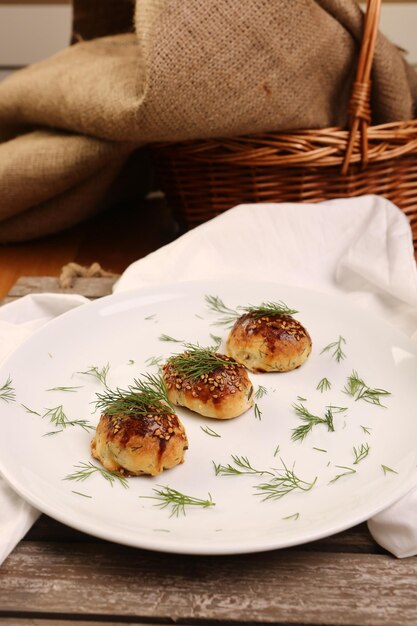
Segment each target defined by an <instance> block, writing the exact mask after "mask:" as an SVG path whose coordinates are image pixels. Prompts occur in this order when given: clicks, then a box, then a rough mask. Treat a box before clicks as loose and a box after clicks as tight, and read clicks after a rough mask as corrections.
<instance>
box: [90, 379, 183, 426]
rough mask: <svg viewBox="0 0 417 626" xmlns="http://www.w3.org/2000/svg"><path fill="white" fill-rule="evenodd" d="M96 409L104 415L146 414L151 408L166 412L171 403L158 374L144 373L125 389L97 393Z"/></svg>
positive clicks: (162, 380)
mask: <svg viewBox="0 0 417 626" xmlns="http://www.w3.org/2000/svg"><path fill="white" fill-rule="evenodd" d="M96 396H97V401H96V402H95V405H96V409H98V410H99V411H101V412H102V413H105V414H106V415H109V416H110V415H119V414H123V415H130V416H135V415H146V414H147V413H149V410H150V409H151V408H154V409H157V410H160V409H161V410H164V412H167V410H168V406H167V405H169V407H170V409H169V410H170V411H172V405H171V403H170V402H169V400H168V389H167V386H166V384H165V381H164V379H163V378H162V376H160V375H156V376H155V375H153V374H145V375H144V379H143V380H139V379H136V378H135V380H134V381H133V384H132V385H129V386H128V388H127V389H126V390H123V389H119V388H117V389H115V390H111V389H108V388H107V389H106V390H105V392H104V393H97V394H96Z"/></svg>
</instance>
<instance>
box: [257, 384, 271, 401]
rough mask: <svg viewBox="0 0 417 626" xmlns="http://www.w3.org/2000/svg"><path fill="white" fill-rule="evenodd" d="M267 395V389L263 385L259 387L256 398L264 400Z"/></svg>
mask: <svg viewBox="0 0 417 626" xmlns="http://www.w3.org/2000/svg"><path fill="white" fill-rule="evenodd" d="M267 393H268V390H267V388H266V387H264V386H263V385H259V386H258V389H257V390H256V392H255V398H256V399H257V400H259V399H260V398H263V397H264V396H266V394H267Z"/></svg>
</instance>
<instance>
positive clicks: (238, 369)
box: [163, 353, 253, 420]
mask: <svg viewBox="0 0 417 626" xmlns="http://www.w3.org/2000/svg"><path fill="white" fill-rule="evenodd" d="M184 354H186V353H184ZM218 356H219V357H221V358H222V359H223V360H226V361H230V363H229V364H227V365H220V366H219V367H217V368H216V369H214V370H213V371H212V372H210V374H204V375H202V376H201V377H200V378H197V379H192V378H184V377H181V376H179V375H178V374H177V373H176V372H175V370H174V369H173V368H172V367H171V365H170V364H169V362H168V363H166V364H165V365H164V367H163V377H164V380H165V382H166V384H167V387H168V399H169V401H170V402H172V403H173V404H176V405H177V406H184V407H186V408H187V409H190V410H191V411H195V412H196V413H199V414H200V415H204V416H205V417H214V418H215V419H218V420H227V419H230V418H232V417H237V416H238V415H241V414H242V413H244V412H245V411H247V410H248V409H249V408H250V407H251V406H252V405H253V387H252V383H251V381H250V380H249V377H248V374H247V372H246V370H245V368H244V367H242V366H241V365H239V364H237V363H234V362H233V361H232V360H231V359H229V358H228V357H227V356H225V355H223V354H218Z"/></svg>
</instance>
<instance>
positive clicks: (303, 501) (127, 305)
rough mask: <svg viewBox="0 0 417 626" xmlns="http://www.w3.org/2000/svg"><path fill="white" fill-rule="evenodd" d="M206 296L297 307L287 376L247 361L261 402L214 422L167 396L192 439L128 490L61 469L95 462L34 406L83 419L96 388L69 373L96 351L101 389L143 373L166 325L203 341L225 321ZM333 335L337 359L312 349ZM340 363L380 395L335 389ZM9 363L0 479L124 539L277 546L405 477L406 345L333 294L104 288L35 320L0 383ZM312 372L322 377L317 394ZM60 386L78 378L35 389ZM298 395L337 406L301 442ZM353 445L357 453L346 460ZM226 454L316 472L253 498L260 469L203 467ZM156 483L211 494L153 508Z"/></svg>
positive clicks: (313, 534)
mask: <svg viewBox="0 0 417 626" xmlns="http://www.w3.org/2000/svg"><path fill="white" fill-rule="evenodd" d="M208 294H211V295H217V296H219V297H221V298H222V299H223V300H224V302H225V303H226V304H227V305H228V306H230V307H232V308H233V307H236V306H239V305H242V306H245V305H248V304H252V305H258V304H260V303H261V302H264V301H278V300H283V301H284V302H286V303H287V304H288V305H289V306H291V307H293V308H295V309H297V310H298V311H299V312H298V314H297V315H295V317H296V318H297V319H298V320H299V321H301V322H302V323H303V324H304V325H305V326H306V328H307V329H308V330H309V332H310V334H311V337H312V339H313V352H312V354H311V356H310V358H309V359H308V361H307V362H306V363H305V364H304V365H303V366H302V367H301V368H299V369H297V370H295V371H293V372H290V373H285V374H258V375H254V374H250V377H251V379H252V381H253V383H254V387H255V389H258V388H259V387H260V386H262V387H264V388H265V389H266V391H267V393H266V394H265V395H263V397H260V398H258V399H257V405H258V408H259V410H260V412H261V415H259V414H258V416H256V415H255V412H254V410H250V411H248V412H247V413H245V414H244V415H242V416H240V417H238V418H236V419H233V420H230V421H223V422H221V421H217V420H213V419H209V418H203V417H200V416H198V415H196V414H192V413H191V412H189V411H186V410H182V409H179V410H178V414H179V415H180V418H181V419H182V421H183V423H184V425H185V428H186V431H187V434H188V438H189V444H190V447H189V450H188V451H187V452H186V459H185V463H184V464H182V465H180V466H177V467H176V468H174V469H171V470H168V471H165V472H163V473H162V474H161V475H160V476H157V477H154V478H150V477H136V478H130V479H128V484H129V488H127V489H126V488H123V486H122V485H121V484H120V483H119V482H118V481H116V482H115V483H114V484H113V485H111V484H110V483H109V482H108V481H106V480H104V479H103V477H102V476H101V475H100V474H99V473H98V472H97V473H95V474H94V475H92V476H90V477H89V478H88V479H86V480H85V481H83V482H75V481H71V480H64V479H65V478H66V477H67V476H68V475H70V474H73V473H74V472H76V471H77V468H76V466H77V465H79V464H80V463H89V462H91V461H93V459H92V458H91V457H90V440H91V437H92V435H91V433H90V432H87V431H85V430H83V429H82V428H80V427H79V426H73V427H70V426H69V427H67V428H65V429H64V430H63V432H60V433H57V434H54V435H49V436H47V435H46V433H48V432H51V431H53V430H56V429H55V427H54V425H53V424H51V423H50V414H47V415H45V414H46V413H47V411H48V410H51V409H52V410H55V409H56V408H57V407H60V406H61V405H62V409H63V411H64V414H65V416H66V417H67V419H68V420H80V419H86V420H88V421H89V422H90V423H91V424H92V425H93V426H95V425H96V424H97V421H98V418H99V416H98V415H97V414H95V413H94V404H93V402H94V400H95V399H96V395H95V394H96V393H97V392H100V391H103V386H102V385H101V383H100V382H99V381H98V380H97V379H96V378H95V377H93V376H90V375H87V374H81V373H79V372H85V371H88V370H89V369H90V368H91V367H96V368H98V369H99V370H101V368H103V367H104V366H105V365H106V364H109V371H108V376H107V383H108V385H109V387H110V388H115V387H119V388H122V389H125V388H126V387H127V385H129V384H131V383H132V382H133V379H134V378H135V377H140V376H141V374H143V373H145V372H150V373H156V372H157V366H156V365H150V363H151V361H152V359H153V358H155V357H161V358H167V357H168V356H169V355H171V354H173V353H177V352H181V351H182V348H181V344H179V343H173V342H167V341H162V340H161V339H160V338H161V336H162V335H164V334H165V335H169V336H171V337H173V338H175V339H180V340H183V341H187V342H192V343H197V342H198V343H199V344H200V345H211V344H212V343H213V340H212V338H211V337H210V334H214V335H216V336H219V335H221V336H222V338H223V341H224V340H225V338H226V335H227V332H228V331H227V329H226V328H225V327H223V326H216V325H214V322H216V321H218V316H216V314H214V313H213V312H210V311H209V310H208V308H207V306H206V303H205V298H204V296H205V295H208ZM339 336H342V337H343V338H344V339H345V340H346V344H344V345H343V349H344V351H345V353H346V358H344V359H342V360H341V361H340V362H337V360H336V359H335V358H334V357H333V356H332V351H326V352H322V350H323V348H324V347H326V346H327V345H328V344H330V343H332V342H335V341H337V340H338V338H339ZM223 345H224V344H223ZM352 370H356V371H357V373H358V374H359V376H360V377H361V378H362V379H363V380H364V381H365V383H366V384H367V385H368V386H369V387H370V388H374V387H378V388H382V389H385V390H388V391H390V392H391V394H392V395H390V396H387V397H386V398H382V402H383V404H384V405H385V408H382V407H380V406H377V405H373V404H370V403H367V402H364V401H363V400H359V401H355V400H354V399H353V398H352V397H350V396H348V395H347V394H346V393H344V392H343V388H344V386H345V384H346V382H347V378H348V377H349V375H350V374H351V373H352ZM9 376H10V379H11V381H12V383H11V384H12V387H13V389H14V391H15V401H13V402H5V401H1V400H0V404H1V412H2V415H1V419H2V423H3V431H2V432H3V435H2V437H1V438H0V470H1V472H2V474H3V476H4V477H5V478H6V480H7V481H8V482H9V483H10V485H11V486H12V487H13V488H14V489H15V490H16V491H17V492H18V493H19V494H21V496H23V498H25V499H26V500H27V501H29V502H30V503H31V504H33V505H34V506H35V507H37V508H38V509H40V510H41V511H43V512H44V513H47V514H48V515H50V516H52V517H53V518H55V519H57V520H59V521H61V522H64V523H66V524H68V525H70V526H73V527H74V528H77V529H79V530H82V531H85V532H87V533H90V534H92V535H96V536H98V537H102V538H105V539H109V540H112V541H116V542H119V543H122V544H127V545H132V546H137V547H142V548H148V549H155V550H161V551H167V552H177V553H190V554H228V553H245V552H255V551H261V550H268V549H274V548H282V547H286V546H291V545H294V544H300V543H304V542H307V541H310V540H313V539H318V538H320V537H323V536H327V535H331V534H333V533H336V532H338V531H341V530H343V529H346V528H348V527H351V526H353V525H355V524H357V523H359V522H361V521H364V520H366V519H368V518H369V517H371V516H372V515H374V514H375V513H376V512H378V511H380V510H382V509H384V508H385V507H387V506H388V505H390V504H391V503H393V502H394V501H396V500H397V499H398V498H399V497H400V496H402V495H403V494H405V493H406V492H407V491H408V490H409V489H410V488H412V487H413V486H415V485H416V484H417V474H416V469H415V468H416V462H417V452H416V451H417V446H416V444H415V442H416V441H417V419H416V414H415V407H416V406H417V386H416V384H415V381H416V380H417V350H416V347H415V346H414V345H413V344H412V343H411V341H410V340H409V339H408V338H407V337H406V336H404V335H402V334H401V333H399V332H397V331H396V329H395V328H394V327H392V326H390V325H389V324H387V323H385V322H384V321H381V320H380V319H377V318H374V317H372V316H369V315H368V314H367V313H366V312H364V311H363V310H360V309H358V308H357V307H356V306H352V305H351V304H350V302H349V300H348V298H346V297H344V298H342V297H340V298H339V297H334V296H331V295H328V294H327V295H326V294H320V293H315V292H311V291H306V290H301V289H296V288H291V287H288V286H279V285H275V284H266V283H244V284H243V283H242V284H236V283H195V284H192V283H186V284H178V285H173V286H167V287H164V288H159V289H156V288H155V289H144V290H141V291H138V292H131V293H127V294H120V295H115V296H110V297H107V298H103V299H101V300H98V301H96V302H93V303H91V304H88V305H86V306H81V307H80V308H78V309H76V310H73V311H71V312H69V313H67V314H65V315H63V316H61V317H60V318H57V319H56V320H54V321H53V322H52V323H50V324H49V325H48V326H47V327H45V328H44V329H42V330H40V331H39V332H37V333H36V334H35V335H34V336H33V337H31V338H30V339H29V340H28V341H27V342H26V343H25V344H24V345H23V346H22V347H21V348H20V349H18V350H17V351H16V352H15V353H14V354H13V355H12V356H11V358H9V360H8V361H7V362H6V363H5V364H4V365H3V366H2V368H1V369H0V387H1V386H2V385H3V384H5V382H6V380H7V378H8V377H9ZM323 377H326V378H327V379H328V380H329V381H330V382H331V385H332V387H331V389H330V390H327V391H323V392H320V391H319V390H317V385H318V383H319V381H320V380H321V379H323ZM68 386H71V387H79V388H77V389H76V390H73V391H59V390H57V391H48V389H51V388H56V387H68ZM298 397H303V398H306V400H305V401H301V400H299V399H298ZM300 402H303V404H304V405H305V406H306V407H307V409H308V410H309V411H311V412H312V413H314V414H316V415H319V416H323V415H324V414H325V411H326V407H328V406H329V405H333V406H337V407H345V408H346V409H347V410H346V411H344V412H340V413H338V412H336V411H334V428H335V430H334V432H331V431H328V429H327V427H326V426H324V425H320V424H319V425H316V426H314V428H313V429H312V431H311V432H310V434H308V436H307V437H306V438H305V439H304V441H302V442H299V441H292V439H291V434H292V431H293V429H294V428H296V427H297V426H299V425H300V424H301V421H300V418H299V417H298V416H297V415H296V413H295V410H294V408H293V404H294V403H296V404H297V403H300ZM207 427H209V428H210V429H212V430H213V431H215V433H217V434H218V435H219V436H218V437H215V436H213V435H210V434H208V433H207V430H208V429H207ZM362 446H363V447H362ZM368 446H369V448H368ZM354 449H356V451H357V453H359V452H360V450H362V451H364V450H367V453H366V452H365V453H364V458H362V460H360V461H359V462H358V463H356V464H355V462H354V461H355V450H354ZM232 455H235V456H238V457H247V459H248V460H249V462H250V463H251V465H252V467H253V468H255V469H257V470H266V471H269V472H272V474H273V475H277V476H278V477H279V476H282V472H283V464H285V465H286V467H287V468H288V469H289V470H291V471H293V472H294V475H295V476H296V477H297V478H300V479H302V480H303V481H305V483H302V485H303V486H304V487H307V486H308V485H309V484H311V483H312V482H313V481H314V480H315V479H316V478H317V480H316V482H315V484H314V486H313V487H312V488H311V489H310V490H309V491H303V490H301V489H295V490H293V491H292V492H290V493H288V494H287V495H285V496H283V497H282V498H280V499H277V500H266V501H265V500H263V496H262V492H261V491H259V489H257V486H258V485H259V484H261V483H265V482H268V481H269V480H271V478H272V476H271V475H270V474H265V475H263V476H260V475H258V474H256V475H243V476H241V475H236V476H224V475H216V474H215V471H214V463H215V464H218V465H223V466H227V465H228V464H231V465H232V466H235V464H234V462H233V459H232ZM95 463H97V462H95ZM353 470H355V471H353ZM338 475H341V476H340V478H338V479H337V480H334V479H335V477H336V476H338ZM161 486H162V487H164V486H169V487H171V488H174V489H176V490H178V491H180V492H181V493H184V494H186V495H189V496H193V497H195V498H200V499H203V500H205V499H208V498H209V495H208V494H211V498H212V500H213V502H215V506H211V507H208V508H202V507H199V506H189V507H186V509H185V513H186V514H185V515H182V514H180V515H179V516H176V515H171V512H172V511H171V508H170V507H169V506H168V507H167V508H159V507H158V506H156V505H157V504H158V502H159V501H158V500H152V499H148V498H143V497H142V496H155V495H156V492H155V491H154V490H155V489H161Z"/></svg>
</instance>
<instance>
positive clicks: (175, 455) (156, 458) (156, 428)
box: [91, 408, 188, 476]
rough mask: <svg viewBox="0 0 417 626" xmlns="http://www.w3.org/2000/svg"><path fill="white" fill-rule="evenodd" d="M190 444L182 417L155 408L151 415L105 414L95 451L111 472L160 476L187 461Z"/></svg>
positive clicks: (92, 443)
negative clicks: (164, 471) (186, 451)
mask: <svg viewBox="0 0 417 626" xmlns="http://www.w3.org/2000/svg"><path fill="white" fill-rule="evenodd" d="M187 447H188V443H187V436H186V434H185V430H184V426H183V425H182V424H181V422H180V420H179V418H178V416H177V415H175V413H172V412H170V411H169V410H167V411H163V410H161V409H155V408H152V409H150V411H149V413H148V414H147V415H142V414H139V415H123V414H117V415H106V414H104V415H102V416H101V418H100V421H99V423H98V426H97V429H96V434H95V436H94V438H93V440H92V442H91V453H92V455H93V457H94V458H96V459H98V460H99V461H100V462H101V463H102V464H103V466H104V467H105V468H106V469H107V470H109V471H111V472H116V473H118V474H121V475H124V476H139V475H141V474H150V475H151V476H156V475H157V474H160V473H161V472H162V470H164V469H169V468H171V467H174V466H175V465H178V464H180V463H183V462H184V451H185V450H186V449H187Z"/></svg>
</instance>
